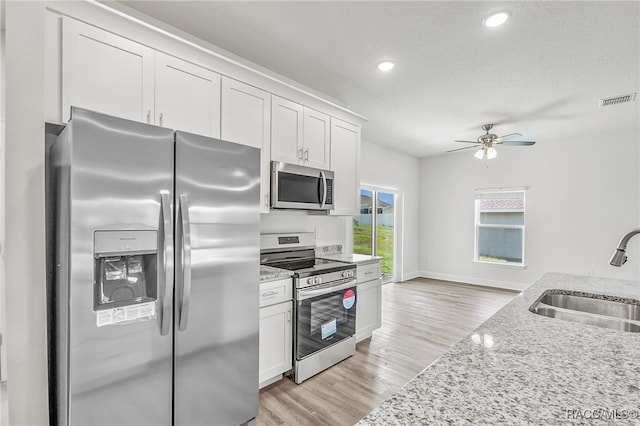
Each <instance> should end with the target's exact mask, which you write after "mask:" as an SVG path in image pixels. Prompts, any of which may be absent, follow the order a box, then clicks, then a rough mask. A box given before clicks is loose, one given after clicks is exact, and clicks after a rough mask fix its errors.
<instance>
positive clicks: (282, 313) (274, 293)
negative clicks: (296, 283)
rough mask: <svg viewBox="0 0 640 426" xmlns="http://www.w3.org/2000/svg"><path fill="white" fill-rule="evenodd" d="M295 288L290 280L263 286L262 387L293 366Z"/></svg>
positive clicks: (261, 302)
mask: <svg viewBox="0 0 640 426" xmlns="http://www.w3.org/2000/svg"><path fill="white" fill-rule="evenodd" d="M292 285H293V283H292V280H291V279H287V280H279V281H271V282H266V283H262V284H261V285H260V306H261V307H260V355H259V374H258V382H259V387H260V388H262V387H264V386H267V385H269V384H271V383H274V382H275V381H277V380H279V379H281V378H282V375H283V373H285V372H287V371H289V370H290V369H291V366H292V355H293V347H292V333H293V317H292V315H293V302H292V301H291V289H292ZM285 299H286V301H283V300H285ZM277 302H279V303H277Z"/></svg>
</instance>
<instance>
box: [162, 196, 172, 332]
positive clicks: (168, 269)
mask: <svg viewBox="0 0 640 426" xmlns="http://www.w3.org/2000/svg"><path fill="white" fill-rule="evenodd" d="M160 221H161V222H160V236H159V237H160V238H159V239H160V244H161V245H162V252H161V253H160V259H159V260H160V262H158V267H159V268H158V269H159V271H158V292H159V293H160V295H161V297H162V301H161V304H160V305H161V307H160V335H161V336H166V335H168V334H169V326H170V325H171V306H172V300H171V294H172V293H173V229H172V220H171V200H170V198H169V192H168V191H163V192H162V193H161V194H160Z"/></svg>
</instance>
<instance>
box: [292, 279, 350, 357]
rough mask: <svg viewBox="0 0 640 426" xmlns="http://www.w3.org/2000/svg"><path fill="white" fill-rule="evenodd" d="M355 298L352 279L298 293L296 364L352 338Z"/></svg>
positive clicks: (301, 290)
mask: <svg viewBox="0 0 640 426" xmlns="http://www.w3.org/2000/svg"><path fill="white" fill-rule="evenodd" d="M356 296H357V294H356V280H354V279H348V280H341V281H338V282H335V283H330V284H325V285H321V286H314V287H308V288H306V289H300V290H298V292H297V300H296V330H295V337H296V339H295V357H296V360H298V361H299V360H301V359H303V358H305V357H307V356H309V355H311V354H313V353H315V352H318V351H320V350H322V349H324V348H327V347H329V346H331V345H334V344H336V343H338V342H340V341H342V340H344V339H347V338H349V337H351V336H353V335H355V332H356Z"/></svg>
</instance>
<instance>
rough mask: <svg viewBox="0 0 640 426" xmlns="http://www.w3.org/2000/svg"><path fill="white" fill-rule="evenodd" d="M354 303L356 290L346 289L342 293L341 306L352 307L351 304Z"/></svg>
mask: <svg viewBox="0 0 640 426" xmlns="http://www.w3.org/2000/svg"><path fill="white" fill-rule="evenodd" d="M355 303H356V292H355V291H353V290H347V291H345V292H344V294H343V295H342V306H344V308H345V309H351V308H353V305H355Z"/></svg>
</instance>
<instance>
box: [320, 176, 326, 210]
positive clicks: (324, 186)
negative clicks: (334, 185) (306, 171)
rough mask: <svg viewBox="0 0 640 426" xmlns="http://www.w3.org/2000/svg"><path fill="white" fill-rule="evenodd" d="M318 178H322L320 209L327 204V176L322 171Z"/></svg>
mask: <svg viewBox="0 0 640 426" xmlns="http://www.w3.org/2000/svg"><path fill="white" fill-rule="evenodd" d="M320 177H321V178H322V203H321V204H320V207H322V208H324V204H325V203H326V202H327V176H325V174H324V171H321V172H320Z"/></svg>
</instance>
